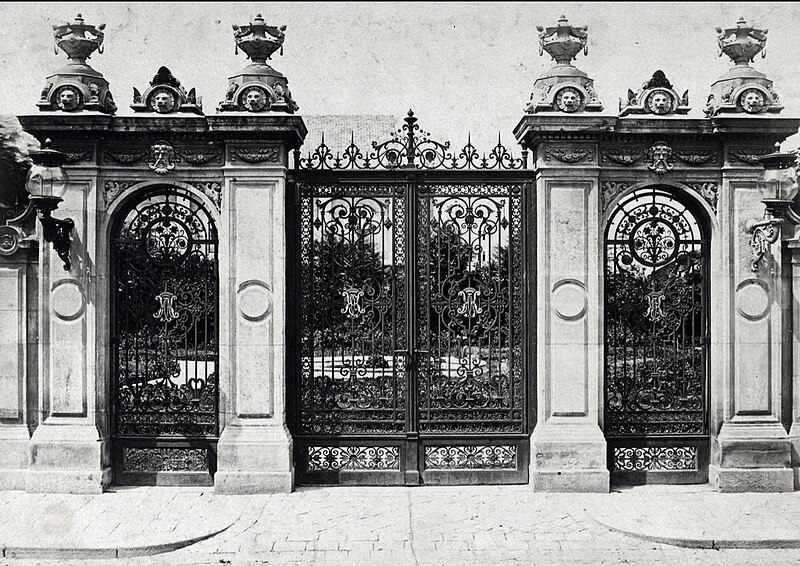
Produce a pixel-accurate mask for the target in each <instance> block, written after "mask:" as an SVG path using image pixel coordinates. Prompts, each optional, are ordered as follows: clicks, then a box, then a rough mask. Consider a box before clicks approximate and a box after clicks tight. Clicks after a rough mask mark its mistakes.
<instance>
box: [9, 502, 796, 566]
mask: <svg viewBox="0 0 800 566" xmlns="http://www.w3.org/2000/svg"><path fill="white" fill-rule="evenodd" d="M0 547H2V550H3V558H4V560H5V563H7V564H20V565H22V564H34V563H35V564H49V563H51V561H53V560H56V559H58V560H59V562H58V563H59V564H67V563H69V562H70V559H72V560H73V561H74V563H75V564H84V565H85V564H86V561H85V559H93V560H92V562H91V563H90V564H98V563H106V562H108V563H115V564H119V563H121V562H124V563H126V564H128V563H130V564H136V565H145V564H148V565H150V564H153V565H156V564H158V565H167V564H170V565H172V564H250V563H262V564H415V565H439V564H441V565H444V564H454V565H455V564H458V565H462V564H476V565H477V564H481V565H486V564H506V563H507V564H539V563H541V564H548V565H549V564H595V563H597V564H638V563H646V564H674V563H681V562H682V563H687V564H693V563H698V564H700V563H702V564H740V563H741V564H754V565H759V566H765V565H767V564H769V565H771V564H800V492H797V493H789V494H720V493H716V492H712V491H709V490H708V489H707V488H704V487H699V488H698V487H647V488H636V489H630V490H623V491H619V492H614V493H611V494H548V493H534V492H533V491H532V489H531V488H530V487H529V486H475V487H416V488H403V487H389V488H376V487H361V488H350V487H336V488H314V489H312V488H304V489H301V490H299V491H298V492H296V493H293V494H291V495H271V496H270V495H255V496H222V495H215V494H214V493H213V492H212V491H210V490H207V489H201V488H129V489H119V490H116V491H114V492H110V493H106V494H103V495H100V496H82V495H34V494H26V493H23V492H10V491H9V492H0ZM680 547H691V548H680ZM713 549H725V550H721V551H720V550H713ZM729 549H767V550H729ZM136 557H138V558H136ZM640 559H641V560H642V562H640V561H639V560H640ZM52 563H54V562H52Z"/></svg>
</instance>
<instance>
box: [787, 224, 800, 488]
mask: <svg viewBox="0 0 800 566" xmlns="http://www.w3.org/2000/svg"><path fill="white" fill-rule="evenodd" d="M788 248H789V249H788V252H789V254H790V256H791V274H790V283H789V287H790V289H791V292H790V299H789V301H788V303H789V305H791V306H788V305H787V308H788V309H789V310H790V311H791V312H790V313H789V320H790V321H791V323H790V324H791V332H789V333H788V334H789V336H788V337H787V340H788V341H789V344H788V346H789V347H790V348H791V372H792V374H791V375H792V383H791V386H792V411H791V414H790V415H791V428H790V429H789V441H790V442H791V445H792V472H793V476H794V489H795V490H800V308H798V304H797V301H798V299H800V240H793V241H791V242H788Z"/></svg>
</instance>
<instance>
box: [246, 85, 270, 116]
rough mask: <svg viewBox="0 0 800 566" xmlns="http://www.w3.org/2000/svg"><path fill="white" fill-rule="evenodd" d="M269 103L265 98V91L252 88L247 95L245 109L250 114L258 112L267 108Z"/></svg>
mask: <svg viewBox="0 0 800 566" xmlns="http://www.w3.org/2000/svg"><path fill="white" fill-rule="evenodd" d="M266 104H267V101H266V99H265V97H264V91H262V90H261V89H260V88H251V89H249V90H248V91H247V93H246V94H245V103H244V105H245V107H246V108H247V109H248V110H249V111H250V112H257V111H259V110H261V109H262V108H264V106H266Z"/></svg>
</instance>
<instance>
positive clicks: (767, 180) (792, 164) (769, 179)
mask: <svg viewBox="0 0 800 566" xmlns="http://www.w3.org/2000/svg"><path fill="white" fill-rule="evenodd" d="M797 160H798V156H797V154H796V153H782V152H781V144H780V143H776V144H775V152H774V153H770V154H768V155H765V156H763V157H761V158H759V160H758V161H760V162H761V164H762V165H763V166H764V171H763V173H762V174H761V178H760V179H759V181H760V182H761V183H763V184H764V185H766V186H767V187H768V188H769V189H770V194H771V196H770V197H769V198H765V199H763V200H762V201H761V202H762V203H764V206H765V207H766V211H765V213H764V219H763V220H759V221H758V222H752V223H751V224H750V225H749V226H748V229H749V231H750V247H751V248H752V249H753V261H752V263H751V266H750V268H751V270H752V271H753V272H754V273H755V272H757V271H758V264H759V262H760V261H761V258H762V257H764V254H766V253H767V250H769V246H771V245H772V244H774V243H775V242H777V241H778V238H780V228H781V224H783V223H784V222H786V221H790V222H792V223H796V220H800V219H798V218H797V216H796V215H793V214H792V210H791V206H792V204H793V203H794V197H795V196H797V165H798V161H797Z"/></svg>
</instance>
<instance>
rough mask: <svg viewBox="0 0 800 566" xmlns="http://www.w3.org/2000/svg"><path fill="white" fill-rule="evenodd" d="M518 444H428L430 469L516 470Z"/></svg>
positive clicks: (427, 456) (427, 462) (426, 461)
mask: <svg viewBox="0 0 800 566" xmlns="http://www.w3.org/2000/svg"><path fill="white" fill-rule="evenodd" d="M516 467H517V447H516V446H502V445H501V446H426V447H425V468H426V469H428V470H492V469H495V470H497V469H499V470H514V469H516Z"/></svg>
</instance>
